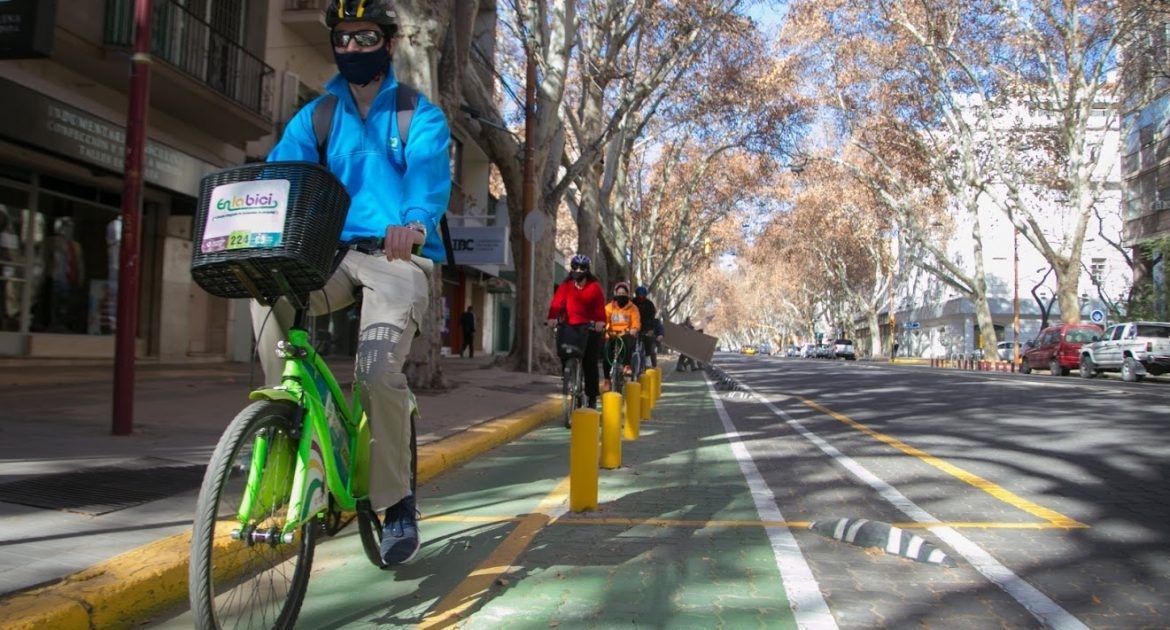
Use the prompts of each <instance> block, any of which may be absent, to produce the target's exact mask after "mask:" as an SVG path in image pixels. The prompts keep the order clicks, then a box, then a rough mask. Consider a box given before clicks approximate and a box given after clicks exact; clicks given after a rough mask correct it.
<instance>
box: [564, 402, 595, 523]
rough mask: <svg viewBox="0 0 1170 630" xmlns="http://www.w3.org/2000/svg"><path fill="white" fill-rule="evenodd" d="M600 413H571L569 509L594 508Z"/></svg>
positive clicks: (581, 510) (582, 509) (590, 410)
mask: <svg viewBox="0 0 1170 630" xmlns="http://www.w3.org/2000/svg"><path fill="white" fill-rule="evenodd" d="M600 419H601V414H599V413H597V410H596V409H578V410H576V411H574V412H573V428H572V432H571V435H570V436H569V509H570V510H572V511H574V512H584V511H586V510H596V509H597V430H598V426H597V425H598V423H599V422H600Z"/></svg>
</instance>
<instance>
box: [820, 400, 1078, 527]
mask: <svg viewBox="0 0 1170 630" xmlns="http://www.w3.org/2000/svg"><path fill="white" fill-rule="evenodd" d="M799 400H800V401H801V402H803V403H804V404H805V405H807V406H809V407H811V408H813V409H816V410H817V411H819V412H821V413H823V414H825V415H827V416H830V417H832V418H833V419H835V420H837V421H839V422H842V423H844V424H846V425H848V426H850V427H852V428H854V429H856V430H858V431H860V432H862V433H864V434H866V435H868V436H870V437H872V438H874V439H876V440H878V441H879V442H884V443H885V444H887V445H889V446H892V447H893V448H896V449H898V450H899V451H902V452H903V453H905V454H907V455H910V456H911V457H915V458H917V459H919V460H921V461H922V462H924V463H926V464H929V465H931V466H934V467H935V468H938V469H939V470H941V471H943V472H945V473H947V474H948V475H951V476H952V477H955V478H956V479H959V480H960V481H963V482H965V483H967V484H970V485H972V486H974V487H976V488H979V489H980V490H982V491H984V492H986V493H987V494H990V495H991V496H993V497H995V498H996V499H999V500H1000V501H1003V502H1004V503H1007V504H1008V505H1011V506H1012V507H1015V508H1016V509H1019V510H1023V511H1024V512H1027V513H1029V514H1031V515H1033V516H1035V517H1037V518H1042V519H1044V520H1046V521H1048V523H1049V524H1050V525H1051V526H1052V527H1055V528H1058V529H1083V528H1087V527H1089V526H1088V525H1085V524H1084V523H1081V522H1079V521H1077V520H1075V519H1072V518H1069V517H1067V516H1065V515H1063V514H1061V513H1059V512H1056V511H1054V510H1050V509H1048V508H1046V507H1043V506H1041V505H1037V504H1036V503H1033V502H1031V501H1029V500H1027V499H1025V498H1023V497H1021V496H1019V495H1017V494H1015V493H1013V492H1011V491H1010V490H1007V489H1006V488H1003V487H1001V486H999V485H997V484H995V483H993V482H991V481H988V480H986V479H984V478H982V477H980V476H979V475H976V474H973V473H969V472H967V471H965V470H963V469H962V468H959V467H958V466H955V465H954V464H951V463H949V462H947V461H944V460H942V459H940V458H938V457H935V456H933V455H930V454H929V453H926V452H924V451H921V450H919V449H917V448H914V447H913V446H910V445H909V444H906V443H905V442H902V441H900V440H898V439H896V438H893V437H890V436H888V435H885V434H884V433H879V432H877V431H874V430H873V429H871V428H869V427H867V426H865V425H864V424H861V423H860V422H857V421H856V420H853V419H852V418H850V417H848V416H846V415H844V414H841V413H838V412H836V411H833V410H831V409H827V408H825V407H822V406H821V405H819V404H817V403H815V402H813V401H811V400H808V399H806V398H799Z"/></svg>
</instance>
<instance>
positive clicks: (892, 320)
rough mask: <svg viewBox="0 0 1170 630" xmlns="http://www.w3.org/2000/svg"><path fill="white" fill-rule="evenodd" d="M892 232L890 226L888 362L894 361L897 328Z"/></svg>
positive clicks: (887, 289)
mask: <svg viewBox="0 0 1170 630" xmlns="http://www.w3.org/2000/svg"><path fill="white" fill-rule="evenodd" d="M894 234H895V232H894V230H893V228H892V227H891V228H890V255H889V259H888V260H889V262H888V263H887V264H888V265H889V266H890V281H889V283H887V287H886V299H887V301H888V302H889V306H887V309H888V310H889V311H890V313H889V315H890V363H893V362H894V353H895V348H894V344H895V342H894V336H895V334H896V333H897V328H896V326H897V322H896V320H895V318H894Z"/></svg>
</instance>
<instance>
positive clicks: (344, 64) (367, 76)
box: [333, 46, 390, 85]
mask: <svg viewBox="0 0 1170 630" xmlns="http://www.w3.org/2000/svg"><path fill="white" fill-rule="evenodd" d="M333 59H334V60H335V61H337V70H338V71H339V72H341V76H343V77H345V80H346V81H349V82H350V83H356V84H357V85H366V84H368V83H369V82H370V81H373V80H374V79H375V78H377V77H378V76H379V75H383V74H385V73H386V69H387V68H389V67H390V49H389V48H386V47H385V46H382V47H380V48H378V49H377V50H371V51H369V52H337V51H336V50H334V51H333Z"/></svg>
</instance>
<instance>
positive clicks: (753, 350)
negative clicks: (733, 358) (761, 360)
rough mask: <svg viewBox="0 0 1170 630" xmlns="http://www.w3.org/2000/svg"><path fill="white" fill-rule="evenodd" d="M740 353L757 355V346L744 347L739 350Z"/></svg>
mask: <svg viewBox="0 0 1170 630" xmlns="http://www.w3.org/2000/svg"><path fill="white" fill-rule="evenodd" d="M739 353H740V354H755V353H756V347H755V346H744V347H742V348H740V349H739Z"/></svg>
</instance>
